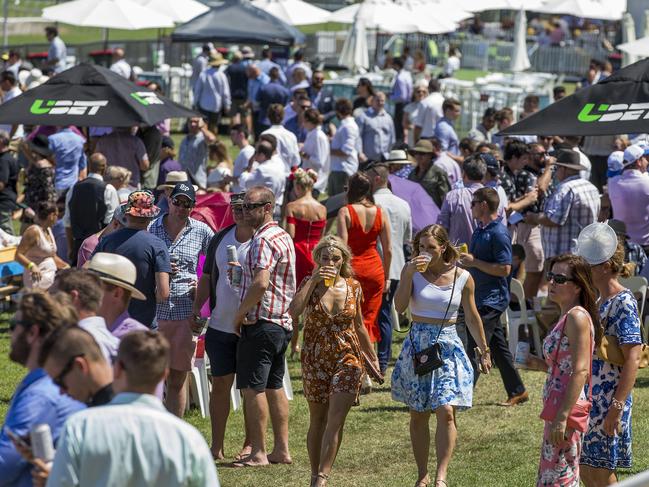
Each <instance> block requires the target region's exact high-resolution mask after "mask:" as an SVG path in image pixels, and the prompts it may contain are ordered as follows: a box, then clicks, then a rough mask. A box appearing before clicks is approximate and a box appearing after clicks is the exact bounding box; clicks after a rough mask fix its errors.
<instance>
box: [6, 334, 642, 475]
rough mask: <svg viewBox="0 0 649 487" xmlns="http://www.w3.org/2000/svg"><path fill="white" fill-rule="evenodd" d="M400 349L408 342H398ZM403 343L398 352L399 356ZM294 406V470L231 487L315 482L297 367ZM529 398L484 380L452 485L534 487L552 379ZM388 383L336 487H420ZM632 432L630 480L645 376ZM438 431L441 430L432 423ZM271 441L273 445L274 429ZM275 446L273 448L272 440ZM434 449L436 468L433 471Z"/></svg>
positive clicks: (9, 366) (11, 384)
mask: <svg viewBox="0 0 649 487" xmlns="http://www.w3.org/2000/svg"><path fill="white" fill-rule="evenodd" d="M398 341H399V342H400V341H401V339H400V338H399V339H398ZM399 347H400V343H397V344H395V346H394V351H395V353H398V350H399ZM8 349H9V335H8V333H7V331H6V327H5V326H4V325H0V377H2V381H1V382H0V418H3V417H4V414H5V413H6V410H7V407H8V403H9V400H10V397H11V395H12V393H13V391H14V388H15V386H16V384H17V382H18V381H19V380H20V378H21V377H22V376H23V374H24V373H25V371H24V370H23V369H21V368H20V367H18V366H17V365H15V364H13V363H10V362H9V360H8V358H7V353H8ZM289 364H290V369H291V377H292V379H293V388H294V391H295V394H296V397H295V400H294V401H292V402H291V403H290V419H289V429H290V434H289V441H290V448H291V453H292V455H293V460H294V464H293V465H291V466H272V467H265V468H260V469H233V468H228V467H227V466H226V465H225V464H219V465H218V470H219V475H220V477H221V482H222V485H223V486H224V487H231V486H236V487H257V486H282V487H293V486H295V487H302V486H305V485H307V484H308V482H309V473H310V471H309V464H308V458H307V453H306V446H305V441H306V432H307V428H308V408H307V403H306V401H305V400H304V396H303V395H302V390H301V389H302V383H301V376H300V368H299V363H298V362H296V361H290V362H289ZM523 380H524V382H525V384H526V386H527V388H528V390H529V391H530V399H531V400H530V402H529V403H527V404H524V405H522V406H517V407H514V408H511V409H505V408H502V407H500V406H497V405H496V403H497V402H498V401H501V400H503V399H504V395H505V393H504V389H503V386H502V383H501V381H500V377H499V374H498V371H497V370H495V371H494V373H492V374H491V375H489V376H487V377H483V378H481V379H480V382H479V383H478V387H477V388H476V390H475V394H474V401H473V404H474V407H473V408H472V409H470V410H468V411H466V412H462V413H459V414H458V417H457V424H458V429H459V435H458V444H457V449H456V451H455V454H454V456H453V460H452V462H451V466H450V476H449V484H450V485H451V486H453V487H474V486H479V487H522V486H530V485H534V482H535V479H536V469H537V465H538V457H539V447H540V441H541V431H542V422H541V420H540V419H539V418H538V415H539V413H540V409H541V406H540V391H541V387H542V384H543V381H544V380H545V375H544V374H543V373H539V372H527V371H524V372H523ZM389 387H390V386H389V383H386V384H385V385H383V386H381V387H380V388H379V389H378V390H377V391H376V392H374V393H372V394H371V395H369V396H362V397H361V405H360V406H358V407H354V408H352V410H351V412H350V414H349V416H348V418H347V422H346V425H345V436H344V439H343V443H342V447H341V449H340V453H339V454H338V458H337V460H336V463H335V465H334V469H333V472H332V477H331V481H330V484H331V485H335V486H336V487H360V486H380V487H404V486H410V485H413V484H414V481H415V476H416V469H415V463H414V459H413V457H412V451H411V448H410V439H409V435H408V412H407V410H406V408H405V407H404V406H403V405H402V404H400V403H396V402H394V401H392V399H391V398H390V392H389V390H390V389H389ZM634 396H635V401H634V402H635V406H634V413H633V431H634V444H633V448H634V451H635V467H634V468H633V469H632V470H631V473H634V474H635V473H638V472H640V471H642V470H645V469H647V468H649V457H648V456H647V455H646V454H645V452H646V451H647V448H648V447H649V441H648V440H649V372H648V371H647V370H646V369H645V370H642V371H641V372H640V375H639V378H638V383H637V385H636V389H635V391H634ZM185 419H186V420H187V421H189V422H190V423H191V424H193V425H194V426H196V427H197V428H198V429H199V430H200V431H201V432H202V433H203V434H204V435H205V437H206V439H207V441H208V442H209V438H210V432H209V431H210V430H209V420H208V419H203V418H201V417H200V414H199V413H198V411H197V410H191V411H190V413H189V414H188V415H187V416H186V418H185ZM431 427H432V429H434V422H433V423H431ZM269 438H272V434H270V428H269ZM242 440H243V415H242V413H241V411H237V412H234V413H231V416H230V421H229V423H228V429H227V436H226V444H225V446H226V455H227V456H228V457H230V458H231V457H232V456H233V455H234V454H235V453H236V452H237V451H238V448H239V447H240V446H241V442H242ZM271 442H272V440H271ZM434 465H435V460H434V449H431V461H430V468H431V469H434Z"/></svg>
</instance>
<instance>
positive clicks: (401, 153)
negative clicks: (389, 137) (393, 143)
mask: <svg viewBox="0 0 649 487" xmlns="http://www.w3.org/2000/svg"><path fill="white" fill-rule="evenodd" d="M383 162H385V163H386V164H412V161H411V160H410V159H408V154H407V153H406V151H405V150H401V149H397V150H391V151H390V155H389V156H388V158H387V159H386V160H385V161H383Z"/></svg>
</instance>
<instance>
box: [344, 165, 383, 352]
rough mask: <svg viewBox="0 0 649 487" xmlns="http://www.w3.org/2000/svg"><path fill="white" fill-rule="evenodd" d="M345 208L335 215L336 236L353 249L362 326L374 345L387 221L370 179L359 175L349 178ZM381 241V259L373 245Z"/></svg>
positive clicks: (380, 299)
mask: <svg viewBox="0 0 649 487" xmlns="http://www.w3.org/2000/svg"><path fill="white" fill-rule="evenodd" d="M347 202H348V203H349V204H348V205H347V206H344V207H343V208H341V209H340V211H339V212H338V222H337V223H338V236H339V237H340V238H341V239H342V240H343V241H344V242H345V243H346V244H347V245H349V247H350V248H351V249H352V255H353V256H354V257H353V259H352V268H353V269H354V276H355V277H356V279H357V280H358V282H360V284H361V287H362V288H363V296H364V301H363V305H362V311H363V323H364V324H365V327H366V328H367V331H368V333H369V335H370V339H371V340H372V342H373V343H376V342H378V341H379V340H380V338H381V334H380V332H379V325H378V322H377V318H378V314H379V310H380V308H381V301H382V299H383V290H384V289H386V286H389V282H388V283H387V284H386V281H388V279H389V276H388V272H389V270H390V261H391V260H392V251H391V250H390V249H391V247H390V221H389V220H388V219H387V218H384V217H383V214H382V212H381V208H379V207H378V206H376V205H375V204H374V198H373V196H372V186H371V184H370V180H369V179H368V178H367V177H366V176H365V175H364V174H362V173H357V174H354V175H353V176H352V177H351V178H350V179H349V189H348V190H347ZM377 240H379V241H380V242H381V248H382V249H383V259H381V255H380V254H379V252H378V250H377V248H376V243H377Z"/></svg>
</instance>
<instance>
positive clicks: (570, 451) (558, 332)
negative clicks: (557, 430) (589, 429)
mask: <svg viewBox="0 0 649 487" xmlns="http://www.w3.org/2000/svg"><path fill="white" fill-rule="evenodd" d="M577 308H578V309H581V310H582V311H584V312H585V313H586V315H588V312H587V311H586V310H584V309H583V308H581V307H577ZM573 309H575V308H573ZM567 316H568V314H567V313H566V314H565V315H563V316H562V317H561V319H559V321H558V322H557V324H556V325H555V327H554V329H553V330H552V331H551V332H550V333H549V334H548V336H547V337H545V340H543V355H544V356H545V361H546V363H547V364H548V378H547V380H546V382H545V386H544V387H543V402H544V404H545V401H547V400H548V396H549V393H550V391H552V390H559V391H565V390H566V387H567V386H568V380H569V379H570V375H571V374H572V357H571V356H570V342H569V341H568V337H567V336H566V335H565V333H564V332H563V328H564V326H565V323H566V318H567ZM588 316H590V315H588ZM590 330H591V331H590V333H591V344H592V343H593V325H592V323H591V326H590ZM557 347H559V349H558V351H557ZM591 354H592V350H591ZM588 380H589V381H590V380H591V379H590V377H589V378H588ZM586 384H588V382H587V383H586ZM586 387H587V386H586ZM555 397H556V396H555ZM587 397H588V395H587V389H584V390H583V391H582V392H581V394H580V397H579V398H580V399H586V398H587ZM551 424H552V423H551V422H550V421H545V427H544V429H543V443H542V445H541V461H540V463H539V474H538V479H537V482H536V485H537V487H541V486H543V487H547V486H552V487H579V457H580V455H581V442H582V440H583V436H584V434H583V433H581V432H579V431H572V433H571V434H570V435H569V436H568V439H567V440H566V441H565V442H564V443H563V444H560V445H559V446H554V445H553V444H552V443H551V442H550V425H551Z"/></svg>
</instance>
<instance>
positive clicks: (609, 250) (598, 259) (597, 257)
mask: <svg viewBox="0 0 649 487" xmlns="http://www.w3.org/2000/svg"><path fill="white" fill-rule="evenodd" d="M616 249H617V235H616V234H615V230H613V229H612V228H611V227H610V226H609V225H608V224H606V223H599V222H596V223H591V224H590V225H588V226H587V227H585V228H584V229H583V230H582V231H581V232H580V233H579V237H577V250H576V251H575V253H576V254H577V255H580V256H581V257H583V258H584V259H586V262H588V263H589V264H590V265H598V264H603V263H604V262H606V261H608V260H609V259H610V258H611V257H613V254H614V253H615V250H616Z"/></svg>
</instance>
